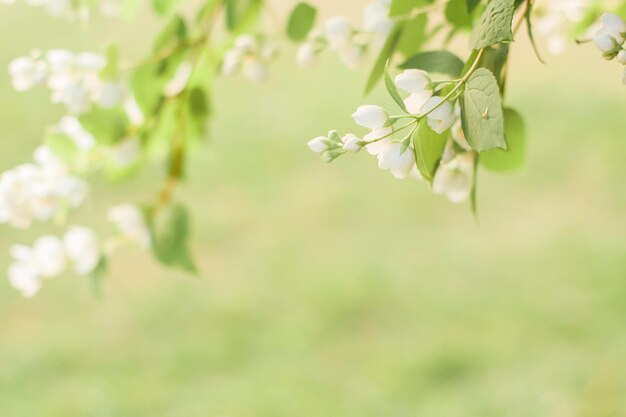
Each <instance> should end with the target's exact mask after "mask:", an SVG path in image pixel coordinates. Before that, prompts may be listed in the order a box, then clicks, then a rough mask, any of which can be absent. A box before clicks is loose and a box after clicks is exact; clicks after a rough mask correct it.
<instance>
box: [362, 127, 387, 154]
mask: <svg viewBox="0 0 626 417" xmlns="http://www.w3.org/2000/svg"><path fill="white" fill-rule="evenodd" d="M392 133H393V128H392V127H379V128H376V129H372V130H371V131H370V132H369V133H368V134H367V135H365V136H364V137H363V141H365V142H367V143H368V144H367V145H365V149H367V152H368V153H369V154H370V155H374V156H378V155H380V153H381V152H382V150H383V149H384V148H385V146H386V145H387V144H388V143H389V142H391V140H392V137H391V135H392Z"/></svg>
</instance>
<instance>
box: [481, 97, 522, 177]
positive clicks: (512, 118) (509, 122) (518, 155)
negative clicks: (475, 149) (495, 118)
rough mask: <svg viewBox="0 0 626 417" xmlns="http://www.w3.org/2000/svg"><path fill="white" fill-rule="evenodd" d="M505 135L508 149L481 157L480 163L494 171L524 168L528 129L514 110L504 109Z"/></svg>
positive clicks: (495, 150)
mask: <svg viewBox="0 0 626 417" xmlns="http://www.w3.org/2000/svg"><path fill="white" fill-rule="evenodd" d="M504 133H505V136H506V144H507V149H506V150H503V149H492V150H490V151H487V152H483V153H482V154H481V155H480V163H481V164H482V165H483V166H484V167H485V168H487V169H490V170H492V171H510V170H514V169H518V168H521V167H523V166H524V159H525V157H526V127H525V126H524V120H523V119H522V116H520V114H519V113H518V112H516V111H515V110H513V109H510V108H506V109H504Z"/></svg>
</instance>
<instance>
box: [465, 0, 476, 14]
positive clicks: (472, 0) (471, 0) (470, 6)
mask: <svg viewBox="0 0 626 417" xmlns="http://www.w3.org/2000/svg"><path fill="white" fill-rule="evenodd" d="M465 4H466V5H467V11H468V12H469V13H472V12H473V11H474V9H475V8H476V6H478V5H479V4H480V0H465Z"/></svg>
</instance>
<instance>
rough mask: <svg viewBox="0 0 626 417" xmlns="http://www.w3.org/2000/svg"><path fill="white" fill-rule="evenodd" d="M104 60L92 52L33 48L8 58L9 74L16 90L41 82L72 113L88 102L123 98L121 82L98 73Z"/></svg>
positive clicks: (82, 109)
mask: <svg viewBox="0 0 626 417" xmlns="http://www.w3.org/2000/svg"><path fill="white" fill-rule="evenodd" d="M106 63H107V60H106V58H105V57H104V56H102V55H100V54H96V53H92V52H82V53H73V52H71V51H68V50H64V49H53V50H50V51H48V52H46V53H45V54H43V53H41V52H39V51H35V52H33V53H32V54H31V55H30V56H23V57H19V58H16V59H14V60H13V61H11V63H10V64H9V74H10V75H11V79H12V83H13V87H14V88H15V89H16V90H17V91H27V90H30V89H32V88H33V87H35V86H38V85H42V84H45V85H46V86H47V87H48V88H49V89H50V90H51V92H52V96H51V99H52V102H54V103H62V104H64V105H65V106H66V107H67V110H68V112H70V113H72V114H81V113H85V112H87V111H88V110H89V109H90V108H91V106H92V104H97V105H99V106H100V107H104V108H110V107H113V106H116V105H118V104H120V103H121V102H122V100H123V99H124V96H125V87H124V85H123V84H122V83H121V82H119V81H115V80H114V81H109V80H103V79H102V78H101V77H100V72H101V71H102V70H103V69H104V68H105V66H106Z"/></svg>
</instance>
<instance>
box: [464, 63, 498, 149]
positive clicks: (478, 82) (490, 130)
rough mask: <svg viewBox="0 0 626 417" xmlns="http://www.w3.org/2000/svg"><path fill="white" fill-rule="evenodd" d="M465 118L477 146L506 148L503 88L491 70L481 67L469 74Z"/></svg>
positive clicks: (471, 141)
mask: <svg viewBox="0 0 626 417" xmlns="http://www.w3.org/2000/svg"><path fill="white" fill-rule="evenodd" d="M461 121H462V123H463V131H464V132H465V137H466V138H467V142H468V143H469V144H470V146H471V147H472V148H473V149H475V150H477V151H478V152H483V151H487V150H489V149H493V148H503V149H506V141H505V139H504V116H503V114H502V101H501V99H500V88H499V87H498V82H497V81H496V78H495V77H494V75H493V74H492V73H491V71H489V70H488V69H485V68H479V69H477V70H476V71H474V72H473V73H472V75H471V76H470V77H469V79H468V81H467V85H466V87H465V91H464V92H463V95H462V96H461Z"/></svg>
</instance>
